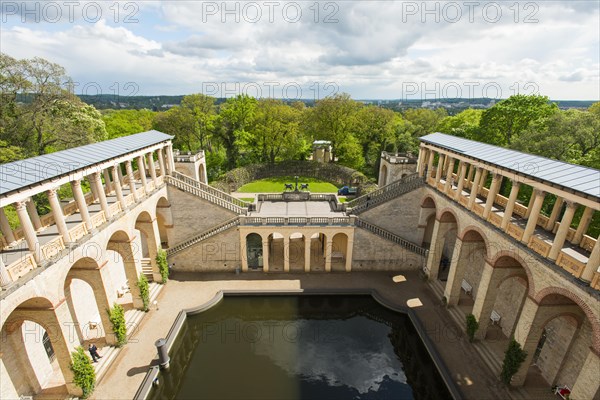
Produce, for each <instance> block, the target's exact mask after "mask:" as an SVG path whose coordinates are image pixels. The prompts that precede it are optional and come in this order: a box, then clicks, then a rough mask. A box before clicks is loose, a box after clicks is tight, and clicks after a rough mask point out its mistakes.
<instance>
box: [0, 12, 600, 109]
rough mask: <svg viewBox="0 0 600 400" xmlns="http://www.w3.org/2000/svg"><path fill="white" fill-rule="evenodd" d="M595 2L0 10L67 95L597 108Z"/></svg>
mask: <svg viewBox="0 0 600 400" xmlns="http://www.w3.org/2000/svg"><path fill="white" fill-rule="evenodd" d="M599 4H600V1H598V0H586V1H569V0H565V1H545V0H544V1H520V2H519V1H515V0H509V1H468V0H467V1H319V2H317V1H314V0H311V1H277V0H273V1H271V0H267V1H228V2H224V1H184V0H171V1H120V2H119V1H112V0H108V1H106V0H104V1H101V0H97V1H74V0H73V1H70V0H64V1H63V0H59V1H42V2H28V1H5V0H0V5H1V7H0V17H1V18H2V20H1V25H0V50H1V51H2V52H3V53H6V54H8V55H10V56H11V57H14V58H17V59H24V58H33V57H42V58H45V59H47V60H49V61H52V62H55V63H58V64H60V65H62V66H63V67H65V68H66V70H67V73H68V75H69V76H71V77H72V78H73V80H74V81H75V82H76V86H75V93H76V94H92V95H93V94H97V93H103V94H116V95H123V96H125V95H133V94H136V95H159V94H162V95H179V94H191V93H204V94H207V95H211V96H215V97H231V96H235V95H237V94H249V95H252V96H255V97H275V98H290V99H294V98H298V99H299V98H302V99H315V100H318V99H320V98H324V97H325V96H328V95H333V94H336V93H341V92H345V93H349V94H350V95H351V96H352V97H353V98H355V99H400V100H430V99H433V98H442V99H443V98H456V97H462V98H466V99H469V98H479V97H490V98H496V99H499V98H507V97H509V96H510V95H512V94H516V93H521V94H542V95H545V96H548V97H550V98H551V99H554V100H598V99H600V61H599V57H600V44H599V43H600V6H599Z"/></svg>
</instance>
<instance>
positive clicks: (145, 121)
mask: <svg viewBox="0 0 600 400" xmlns="http://www.w3.org/2000/svg"><path fill="white" fill-rule="evenodd" d="M156 114H157V113H155V112H154V111H150V110H148V109H142V110H106V111H104V112H102V120H103V121H104V125H105V126H106V132H107V135H108V139H114V138H117V137H121V136H128V135H133V134H134V133H139V132H145V131H148V130H150V129H152V124H153V123H154V117H155V116H156Z"/></svg>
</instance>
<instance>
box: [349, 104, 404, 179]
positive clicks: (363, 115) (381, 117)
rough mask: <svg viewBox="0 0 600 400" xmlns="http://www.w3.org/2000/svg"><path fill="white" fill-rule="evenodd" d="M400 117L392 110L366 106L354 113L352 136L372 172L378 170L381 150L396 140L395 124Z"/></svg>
mask: <svg viewBox="0 0 600 400" xmlns="http://www.w3.org/2000/svg"><path fill="white" fill-rule="evenodd" d="M399 119H401V117H400V116H399V115H398V114H396V113H395V112H394V111H392V110H389V109H385V108H381V107H377V106H373V105H371V106H367V107H363V108H361V109H360V110H359V111H358V112H357V113H356V124H355V127H354V136H355V137H356V139H357V140H358V143H359V144H360V146H361V147H362V156H363V158H364V162H365V163H366V164H367V166H369V167H371V168H372V170H371V172H373V173H374V174H376V173H377V171H379V162H380V160H381V152H382V151H383V150H385V149H386V148H387V147H388V146H389V145H393V144H394V142H395V140H396V125H397V124H398V123H399Z"/></svg>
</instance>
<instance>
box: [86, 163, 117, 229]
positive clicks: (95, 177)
mask: <svg viewBox="0 0 600 400" xmlns="http://www.w3.org/2000/svg"><path fill="white" fill-rule="evenodd" d="M90 176H91V177H92V185H93V186H95V187H96V193H98V200H99V201H100V207H102V211H104V217H106V220H107V221H108V220H109V219H110V217H112V214H111V213H110V209H109V208H108V202H107V201H106V194H105V193H104V188H103V187H102V179H100V173H99V172H94V173H93V174H92V175H90Z"/></svg>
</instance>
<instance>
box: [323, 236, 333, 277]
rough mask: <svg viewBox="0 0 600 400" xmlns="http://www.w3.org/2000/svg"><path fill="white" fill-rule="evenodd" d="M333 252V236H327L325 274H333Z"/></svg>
mask: <svg viewBox="0 0 600 400" xmlns="http://www.w3.org/2000/svg"><path fill="white" fill-rule="evenodd" d="M332 250H333V235H327V244H326V245H325V272H331V252H332Z"/></svg>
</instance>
